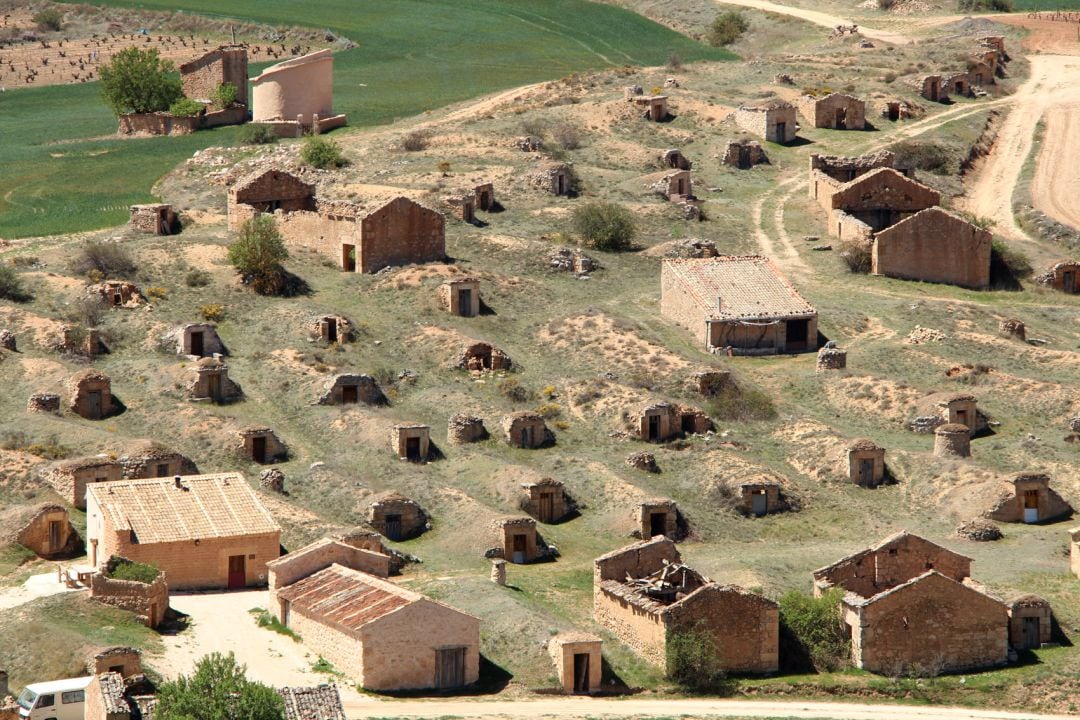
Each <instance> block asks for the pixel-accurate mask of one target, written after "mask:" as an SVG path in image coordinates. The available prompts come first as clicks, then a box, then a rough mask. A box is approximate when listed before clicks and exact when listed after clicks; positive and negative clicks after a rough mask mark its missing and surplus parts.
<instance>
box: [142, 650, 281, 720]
mask: <svg viewBox="0 0 1080 720" xmlns="http://www.w3.org/2000/svg"><path fill="white" fill-rule="evenodd" d="M246 670H247V668H245V667H244V666H243V665H241V664H239V663H237V662H236V657H235V656H234V655H233V653H231V652H230V653H229V654H228V655H222V654H220V653H211V654H210V655H206V656H204V657H203V658H202V659H201V660H199V662H198V663H196V665H195V672H194V673H193V674H192V675H191V676H190V677H189V676H185V675H181V676H180V677H178V678H177V679H176V680H173V681H171V682H166V683H163V684H162V685H161V687H160V688H159V689H158V706H157V710H156V712H155V713H154V717H155V718H158V720H226V719H228V720H283V718H284V717H285V703H284V702H283V701H282V699H281V696H279V695H278V694H277V693H276V692H275V691H274V689H273V688H271V687H268V686H266V685H263V684H262V683H258V682H254V681H252V680H248V679H247V676H246V674H245V673H246Z"/></svg>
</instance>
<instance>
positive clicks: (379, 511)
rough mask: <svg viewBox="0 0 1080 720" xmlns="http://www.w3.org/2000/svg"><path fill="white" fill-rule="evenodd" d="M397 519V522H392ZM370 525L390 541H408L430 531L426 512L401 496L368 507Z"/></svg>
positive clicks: (382, 500) (388, 498) (381, 500)
mask: <svg viewBox="0 0 1080 720" xmlns="http://www.w3.org/2000/svg"><path fill="white" fill-rule="evenodd" d="M392 518H396V520H395V521H393V522H392V521H391V519H392ZM367 521H368V525H370V526H371V527H373V528H375V529H376V530H378V531H379V532H380V533H382V534H383V535H385V536H386V537H387V538H389V539H390V540H395V541H396V540H408V539H410V538H413V537H416V536H417V535H420V534H421V533H423V532H424V531H425V530H427V529H428V519H427V515H426V514H425V513H424V510H423V509H422V508H421V507H420V506H419V505H418V504H417V503H416V502H414V501H412V500H410V499H408V498H406V497H402V496H400V495H392V496H390V497H384V498H382V499H379V500H376V501H375V502H373V503H371V505H369V506H368V515H367Z"/></svg>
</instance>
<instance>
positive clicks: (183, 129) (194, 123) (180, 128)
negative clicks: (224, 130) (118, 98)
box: [116, 112, 201, 135]
mask: <svg viewBox="0 0 1080 720" xmlns="http://www.w3.org/2000/svg"><path fill="white" fill-rule="evenodd" d="M200 121H201V118H200V117H199V116H198V115H193V116H191V117H176V116H174V115H172V114H170V113H167V112H156V113H128V114H125V115H121V116H120V118H119V124H118V126H117V128H116V133H117V134H118V135H190V134H192V133H193V132H195V131H196V130H198V129H199V123H200Z"/></svg>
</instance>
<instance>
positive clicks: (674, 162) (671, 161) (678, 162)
mask: <svg viewBox="0 0 1080 720" xmlns="http://www.w3.org/2000/svg"><path fill="white" fill-rule="evenodd" d="M660 164H661V165H663V166H664V167H666V168H674V169H675V170H692V169H693V167H694V164H693V163H692V162H690V161H689V160H687V158H686V156H685V155H683V154H682V151H681V150H678V149H676V148H670V149H668V150H665V151H664V152H662V153H660Z"/></svg>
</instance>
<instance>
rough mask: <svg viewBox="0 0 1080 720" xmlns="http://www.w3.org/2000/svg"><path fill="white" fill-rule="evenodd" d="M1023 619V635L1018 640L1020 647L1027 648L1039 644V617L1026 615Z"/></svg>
mask: <svg viewBox="0 0 1080 720" xmlns="http://www.w3.org/2000/svg"><path fill="white" fill-rule="evenodd" d="M1023 620H1024V624H1023V637H1022V639H1021V641H1020V642H1021V646H1020V649H1021V650H1027V649H1029V648H1037V647H1039V646H1041V645H1042V643H1041V642H1039V618H1037V617H1026V618H1024V619H1023Z"/></svg>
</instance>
